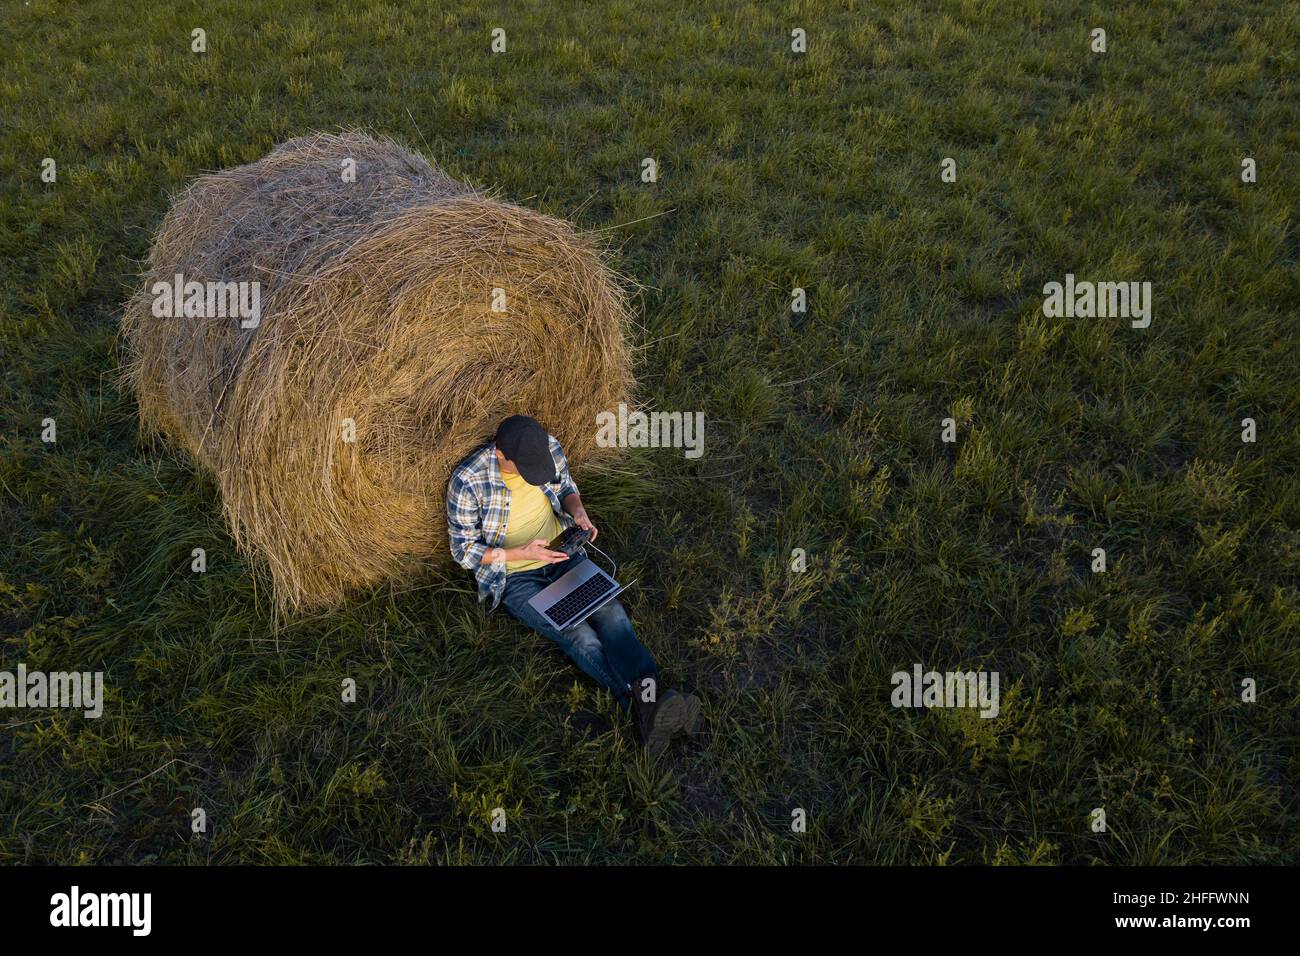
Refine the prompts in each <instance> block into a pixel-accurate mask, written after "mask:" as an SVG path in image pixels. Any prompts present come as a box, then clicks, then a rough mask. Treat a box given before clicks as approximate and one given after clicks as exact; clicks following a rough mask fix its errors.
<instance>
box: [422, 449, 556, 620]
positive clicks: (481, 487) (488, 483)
mask: <svg viewBox="0 0 1300 956" xmlns="http://www.w3.org/2000/svg"><path fill="white" fill-rule="evenodd" d="M547 437H548V438H550V447H551V457H552V458H553V459H555V474H556V480H555V481H552V482H548V483H546V484H544V485H542V492H543V493H544V494H545V495H546V497H547V498H548V499H549V500H550V502H551V507H552V508H553V509H554V510H555V513H556V514H557V515H559V518H560V524H561V526H563V527H565V528H568V527H570V526H571V525H572V524H573V519H572V518H570V517H569V516H568V515H567V514H565V511H564V506H563V504H562V502H563V501H564V499H565V498H567V497H568V496H569V495H576V494H577V493H578V486H577V485H575V484H574V483H573V477H572V476H571V475H570V474H569V462H568V459H566V458H565V457H564V449H563V448H561V447H560V443H559V442H558V441H556V440H555V436H554V435H548V436H547ZM496 447H497V446H496V444H495V443H494V442H489V443H488V444H486V445H484V446H483V447H482V448H480V449H479V450H478V451H476V452H474V453H472V454H471V455H470V456H469V457H468V458H466V459H465V460H464V461H463V462H461V463H460V464H459V465H457V466H456V470H455V471H453V472H452V473H451V480H450V481H449V482H448V483H447V537H448V539H449V540H450V543H451V556H452V557H453V558H454V559H455V561H456V563H457V564H459V565H460V566H461V567H462V568H466V569H467V570H470V571H473V572H474V577H475V578H477V579H478V599H479V600H480V601H485V600H487V598H488V596H489V595H490V596H491V597H492V610H496V606H497V605H498V604H500V603H501V595H503V594H504V593H505V590H506V563H505V561H504V560H498V561H495V562H493V563H491V564H484V563H483V554H484V553H485V552H486V551H487V549H488V548H500V547H503V546H504V545H505V540H506V525H508V524H509V523H510V489H508V488H507V487H506V483H505V481H504V480H503V479H502V478H501V466H500V464H499V463H498V462H497V456H496Z"/></svg>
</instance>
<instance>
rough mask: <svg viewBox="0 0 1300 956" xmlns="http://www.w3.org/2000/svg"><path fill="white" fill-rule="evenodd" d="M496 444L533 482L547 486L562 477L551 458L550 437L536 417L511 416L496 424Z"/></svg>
mask: <svg viewBox="0 0 1300 956" xmlns="http://www.w3.org/2000/svg"><path fill="white" fill-rule="evenodd" d="M496 443H497V449H498V450H499V451H500V452H501V454H503V455H505V456H506V458H508V459H509V460H510V461H512V462H514V465H515V467H516V468H518V469H519V474H521V475H523V477H524V481H526V482H528V483H529V484H530V485H545V484H548V483H550V482H552V481H555V480H557V479H558V478H559V475H557V474H556V473H555V459H554V458H552V457H551V436H550V435H548V434H547V433H546V429H545V428H543V427H542V425H541V423H540V422H539V421H538V420H537V419H535V418H529V417H528V416H527V415H511V416H510V417H509V418H507V419H506V420H505V421H503V422H502V423H501V424H500V425H498V426H497V439H496Z"/></svg>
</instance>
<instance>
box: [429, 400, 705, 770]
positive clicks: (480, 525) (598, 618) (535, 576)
mask: <svg viewBox="0 0 1300 956" xmlns="http://www.w3.org/2000/svg"><path fill="white" fill-rule="evenodd" d="M566 512H567V514H566ZM570 519H571V520H570ZM570 524H576V525H577V526H578V527H579V528H581V529H583V530H584V531H586V532H588V533H589V534H590V535H591V540H592V541H593V542H594V541H595V540H596V534H597V532H596V526H595V525H594V524H592V523H591V519H590V518H588V517H587V510H586V509H585V508H583V506H582V498H581V497H580V496H579V495H578V487H577V485H575V484H574V483H573V478H572V477H571V476H570V475H569V463H568V461H567V460H566V459H565V457H564V450H563V449H562V448H561V447H560V443H559V442H558V441H556V440H555V439H554V438H553V437H552V436H551V435H549V434H548V433H547V431H546V429H544V428H542V426H541V425H540V424H539V423H538V422H537V420H536V419H532V418H529V417H527V416H526V415H512V416H510V417H509V418H507V419H506V420H505V421H503V422H502V423H501V424H500V426H499V427H498V428H497V433H496V440H495V441H493V442H490V443H488V444H486V445H484V446H483V447H482V448H480V449H478V450H477V451H475V452H474V453H473V454H471V455H470V456H469V457H468V458H466V459H465V460H464V461H463V462H461V463H460V465H458V466H457V467H456V470H455V471H453V472H452V475H451V481H450V482H449V483H448V485H447V533H448V537H449V538H450V540H451V554H452V557H453V558H455V559H456V563H457V564H459V565H460V566H461V567H463V568H467V569H469V570H471V571H473V572H474V576H475V577H476V578H477V579H478V595H479V600H480V601H483V600H486V599H487V598H488V596H491V597H492V609H493V610H495V609H496V606H497V605H498V604H505V606H506V610H507V611H509V612H510V614H511V616H513V617H515V618H517V619H518V620H519V621H520V622H521V623H523V624H524V625H526V626H528V627H530V628H532V629H533V630H534V631H537V632H538V633H540V634H542V635H543V636H544V637H546V638H548V639H550V640H551V641H553V642H554V643H555V644H558V645H559V647H560V649H561V650H563V651H564V653H566V654H568V655H569V657H570V658H572V659H573V661H574V663H576V664H577V665H578V666H579V667H580V668H582V670H583V671H584V672H586V673H587V674H588V675H589V676H591V677H593V678H595V679H596V680H597V681H599V682H600V683H601V684H603V685H605V686H606V687H608V688H609V689H610V691H611V692H613V694H614V697H615V699H617V700H618V702H619V704H620V705H621V706H622V707H624V708H625V709H627V708H630V709H631V710H632V711H633V712H634V713H635V715H636V720H637V728H638V730H639V731H640V735H641V741H642V743H643V744H644V745H645V746H646V748H647V749H648V750H649V751H650V752H651V753H652V754H658V753H659V752H660V751H662V750H663V749H664V747H665V746H667V744H668V741H669V740H670V739H671V738H672V737H674V736H675V735H677V734H678V733H687V734H693V733H694V732H695V730H696V728H697V725H698V724H699V717H700V702H699V700H698V699H697V698H696V697H695V696H694V695H693V694H680V693H678V692H677V691H675V690H670V691H668V692H667V693H664V694H660V693H659V692H658V688H659V668H658V665H656V664H655V660H654V658H653V657H651V656H650V652H649V651H648V650H646V648H645V646H644V645H642V644H641V642H640V641H638V640H637V637H636V632H635V631H634V630H633V629H632V622H631V621H630V620H628V616H627V611H626V610H625V609H624V608H623V605H622V604H620V603H619V601H618V600H617V599H615V600H612V601H610V602H609V603H608V604H606V605H605V606H604V607H602V608H601V609H600V610H599V611H597V612H596V613H595V614H592V615H591V616H590V617H588V618H587V619H586V620H585V621H583V622H582V623H581V624H577V625H575V626H573V627H568V628H565V629H564V630H558V629H557V628H556V627H555V626H554V625H552V624H551V623H550V622H549V621H548V620H547V619H546V618H544V617H543V616H542V615H541V614H540V613H539V612H537V611H535V610H534V609H533V608H531V607H529V606H528V600H529V598H531V597H532V596H533V595H535V594H536V593H537V592H538V591H540V590H542V588H544V587H546V586H547V585H549V584H551V583H552V582H553V581H555V580H556V579H557V578H559V577H560V575H562V574H564V573H565V572H566V571H568V570H569V568H570V567H571V565H570V564H569V563H568V562H569V557H568V555H566V554H564V552H562V551H552V550H550V549H549V548H548V547H547V545H548V544H549V543H550V542H551V541H553V540H554V539H555V537H556V536H557V535H559V534H560V533H561V532H562V531H563V530H564V529H565V528H566V527H568V526H569V525H570ZM587 560H590V559H589V558H587V557H586V555H585V553H582V552H579V554H577V555H575V556H574V558H573V561H574V562H575V563H576V562H580V561H587ZM647 698H648V699H647Z"/></svg>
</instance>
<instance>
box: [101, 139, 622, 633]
mask: <svg viewBox="0 0 1300 956" xmlns="http://www.w3.org/2000/svg"><path fill="white" fill-rule="evenodd" d="M345 157H350V158H352V159H354V160H355V161H356V181H355V182H354V183H348V182H344V181H343V179H342V177H341V175H340V172H341V163H342V160H343V159H344V158H345ZM176 273H181V274H182V275H183V276H184V278H185V281H187V282H188V281H191V280H197V281H199V282H206V281H220V282H231V281H235V282H238V281H254V280H255V281H258V282H260V283H261V308H262V319H261V324H260V326H259V327H258V328H256V329H249V330H244V329H241V328H240V327H239V320H238V319H234V318H155V317H154V316H153V314H152V312H151V305H152V302H153V295H152V293H151V291H150V290H151V288H152V286H153V284H154V283H155V282H157V281H170V280H171V279H172V277H173V276H174V275H175V274H176ZM494 287H501V288H503V289H505V290H506V293H507V296H508V309H507V311H506V312H505V313H495V312H493V311H492V309H491V297H492V290H493V288H494ZM627 324H628V316H627V309H626V304H625V298H624V294H623V292H622V290H621V288H620V286H619V284H618V282H617V281H616V279H615V277H614V276H613V274H612V273H611V272H610V271H609V270H607V269H606V268H605V267H604V265H603V264H602V262H601V258H600V255H599V253H598V251H597V249H596V247H595V246H594V245H593V244H592V243H591V242H590V241H588V240H587V239H585V238H584V237H583V236H581V235H579V234H578V233H577V232H576V231H575V230H574V229H573V227H572V226H570V225H569V224H568V223H566V222H563V221H560V220H557V219H554V218H552V217H549V216H544V215H541V214H539V213H536V212H533V211H530V210H528V209H524V208H521V207H519V206H515V205H511V204H508V203H504V202H500V201H497V200H495V199H493V198H490V197H489V196H486V195H484V194H483V193H481V192H479V191H477V190H474V189H471V188H469V187H467V186H465V185H462V184H461V183H458V182H456V181H455V180H453V179H451V178H449V177H448V176H446V175H445V174H444V173H442V172H441V171H439V170H437V169H435V168H434V167H433V166H432V165H431V164H430V163H429V162H428V161H427V160H425V159H424V158H423V157H421V156H419V155H417V154H415V153H412V152H410V151H408V150H406V149H405V148H403V147H401V146H399V145H397V144H395V143H393V142H391V141H382V140H375V139H371V138H369V137H366V136H362V135H359V134H345V135H327V134H321V135H315V136H310V137H304V138H300V139H294V140H290V141H289V142H286V143H284V144H283V145H281V146H279V147H277V148H276V149H275V150H273V151H272V152H271V153H270V154H269V155H268V156H266V157H265V158H263V159H261V160H259V161H258V162H255V163H250V164H249V165H246V166H241V167H238V168H236V169H230V170H226V171H223V172H219V173H215V174H211V175H206V176H202V177H200V178H199V179H198V180H196V181H195V182H194V183H193V184H192V185H191V186H190V187H189V188H188V189H187V190H186V191H185V192H184V193H183V194H182V195H181V196H180V197H179V198H178V199H177V200H176V202H175V203H174V205H173V207H172V209H171V210H170V212H168V214H167V216H166V218H165V219H164V220H163V223H162V226H161V228H160V229H159V231H158V233H157V236H156V238H155V241H154V244H153V248H152V251H151V253H150V255H149V260H148V268H147V270H146V272H145V275H144V282H143V284H142V286H141V288H140V290H139V291H138V292H137V293H136V295H135V296H134V297H133V298H132V299H131V301H130V303H129V305H128V307H127V309H126V315H125V317H124V320H123V330H124V333H125V335H126V338H127V341H128V344H129V352H130V355H131V360H130V362H129V365H128V369H127V374H128V376H129V378H130V381H131V384H132V386H133V387H134V390H135V393H136V396H137V398H138V400H139V405H140V412H141V418H142V420H143V423H144V426H145V428H146V429H147V430H148V431H149V432H151V433H161V434H162V435H164V436H165V437H166V438H168V439H170V440H171V441H172V442H174V443H175V444H177V445H179V446H180V447H182V448H184V449H185V450H186V451H187V452H188V453H189V454H190V455H191V456H192V457H193V458H194V460H195V461H196V462H197V463H199V464H200V465H201V466H203V467H205V468H207V469H209V470H211V472H212V473H213V474H214V475H215V476H216V479H217V481H218V483H219V485H220V488H221V492H222V498H223V503H224V512H225V516H226V519H227V521H228V523H229V525H230V528H231V531H232V533H233V535H234V537H235V539H236V541H237V542H238V544H239V546H240V547H241V549H243V550H244V551H245V552H246V553H249V554H254V555H257V556H260V557H261V558H264V559H265V560H266V562H267V564H268V566H269V569H270V572H271V575H272V577H273V580H274V584H275V593H276V601H277V604H278V605H279V606H280V607H282V608H286V609H287V608H293V609H304V608H314V607H323V606H329V605H332V604H336V603H337V602H338V601H339V600H340V599H341V598H342V597H343V595H344V594H345V592H347V591H348V590H349V589H350V588H354V587H364V586H366V585H372V584H374V583H376V582H378V581H381V580H384V579H386V578H390V577H393V576H400V575H402V574H404V573H408V572H409V571H410V570H411V569H412V568H413V567H414V566H416V565H417V564H418V563H419V559H421V558H426V557H432V556H444V555H446V553H447V543H446V527H445V524H444V522H443V520H442V511H443V496H444V494H445V489H446V484H447V479H448V477H449V475H450V472H451V469H452V468H453V467H454V466H455V464H456V463H457V462H458V461H459V460H460V459H461V458H463V457H464V456H465V455H466V454H467V453H468V452H469V451H471V450H472V449H473V448H474V447H476V446H477V445H478V444H480V443H481V442H483V441H484V440H486V439H487V438H489V437H490V436H491V433H492V432H493V430H494V429H495V426H496V423H497V422H498V421H500V419H502V418H503V417H505V416H507V415H510V414H513V413H516V412H520V413H527V414H530V415H533V416H534V417H536V418H538V419H539V420H540V421H541V422H542V423H543V425H545V426H546V427H547V428H548V429H549V430H550V431H551V432H552V433H553V434H554V435H555V436H556V437H557V438H559V439H560V441H561V442H562V443H563V444H564V446H565V449H566V451H567V452H568V454H569V456H570V458H571V460H573V461H575V462H581V461H583V460H584V459H587V458H589V456H591V455H592V454H593V452H595V451H596V450H597V449H596V447H595V414H596V412H597V411H599V410H601V409H606V408H610V407H612V406H614V405H616V404H617V403H618V402H619V401H626V400H627V398H628V393H629V391H630V388H631V384H632V380H631V371H630V356H629V351H628V347H627V344H626V332H627ZM346 419H352V420H353V421H354V422H355V430H356V440H355V442H352V443H349V442H346V441H344V440H343V435H344V422H345V420H346Z"/></svg>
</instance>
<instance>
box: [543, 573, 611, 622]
mask: <svg viewBox="0 0 1300 956" xmlns="http://www.w3.org/2000/svg"><path fill="white" fill-rule="evenodd" d="M613 588H614V582H613V581H611V580H610V579H609V578H607V577H605V576H604V575H603V574H597V575H595V576H594V577H590V578H587V580H585V581H583V582H582V583H581V584H579V585H578V587H577V588H576V589H575V590H574V591H571V592H570V593H569V594H566V595H565V596H564V597H562V598H560V599H559V600H558V601H556V602H555V603H554V604H552V605H551V606H550V607H548V608H547V609H546V616H547V617H549V618H550V619H551V620H552V621H554V622H555V625H556V627H564V625H566V624H568V623H569V621H571V620H573V619H574V618H575V617H577V616H578V615H579V614H581V613H582V612H583V611H585V610H587V608H588V607H589V606H590V605H591V603H592V602H593V601H595V600H596V599H597V598H599V597H600V596H601V595H602V594H604V593H605V592H606V591H609V590H612V589H613Z"/></svg>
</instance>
